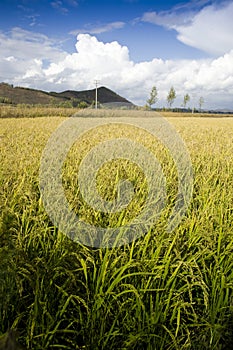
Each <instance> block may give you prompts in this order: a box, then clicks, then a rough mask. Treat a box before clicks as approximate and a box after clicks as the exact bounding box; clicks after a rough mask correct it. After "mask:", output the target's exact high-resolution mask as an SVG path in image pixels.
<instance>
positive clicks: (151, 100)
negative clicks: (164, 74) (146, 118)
mask: <svg viewBox="0 0 233 350" xmlns="http://www.w3.org/2000/svg"><path fill="white" fill-rule="evenodd" d="M157 96H158V91H157V88H156V86H153V87H152V89H151V93H150V97H149V98H148V100H147V101H146V102H147V105H148V106H149V108H151V106H152V105H154V104H155V103H156V102H157V101H158V97H157Z"/></svg>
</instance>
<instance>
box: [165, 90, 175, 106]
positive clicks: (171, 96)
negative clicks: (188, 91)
mask: <svg viewBox="0 0 233 350" xmlns="http://www.w3.org/2000/svg"><path fill="white" fill-rule="evenodd" d="M175 99H176V91H175V89H174V87H173V86H172V87H171V88H170V91H169V93H168V95H167V103H168V105H169V108H171V106H172V104H173V103H174V101H175Z"/></svg>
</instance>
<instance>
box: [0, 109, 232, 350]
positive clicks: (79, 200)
mask: <svg viewBox="0 0 233 350" xmlns="http://www.w3.org/2000/svg"><path fill="white" fill-rule="evenodd" d="M97 112H98V113H96V112H95V111H92V110H91V111H90V110H85V111H83V112H80V113H79V117H77V118H76V119H75V123H76V124H75V125H78V126H79V123H80V125H84V126H85V125H87V131H86V132H85V133H83V134H81V136H80V137H79V138H78V139H77V140H76V141H75V142H74V143H73V145H72V147H71V148H70V149H69V150H68V152H67V154H66V157H65V161H64V163H63V166H62V184H63V188H64V193H65V196H66V198H67V201H68V203H69V208H70V210H72V212H74V213H75V214H76V215H77V216H78V217H79V219H80V221H81V222H86V223H88V224H89V225H92V226H91V227H92V228H100V227H101V228H104V229H106V230H108V229H109V228H119V227H124V226H127V225H129V224H130V223H131V221H132V220H134V219H135V218H137V217H138V216H140V213H141V212H142V211H143V210H144V208H145V206H146V205H147V198H148V196H149V193H150V188H149V184H148V178H147V175H145V172H144V171H143V167H142V166H141V165H140V164H137V162H136V161H135V160H134V158H133V159H132V161H131V159H129V158H130V156H128V157H127V158H126V159H124V157H118V158H117V157H116V159H113V157H112V158H111V157H110V158H109V159H108V160H107V161H103V162H102V164H101V167H100V168H99V169H98V172H97V174H96V179H95V180H96V181H95V185H96V187H97V192H98V194H99V196H100V197H101V198H103V202H104V203H105V204H104V205H107V204H106V203H113V202H114V199H116V197H117V196H118V195H119V187H117V184H118V183H119V181H121V180H123V181H124V180H128V181H130V182H131V183H132V184H133V188H134V190H133V197H132V200H131V201H129V204H128V205H127V206H124V207H123V208H121V210H118V211H108V210H106V211H104V210H98V209H96V208H93V207H92V206H91V204H90V203H87V202H86V201H85V199H84V197H83V193H82V192H81V189H80V187H79V177H78V172H79V168H80V166H81V165H82V160H83V159H84V158H85V157H86V155H87V154H88V153H90V151H91V150H92V149H93V148H95V147H96V149H97V152H98V150H99V148H98V147H97V146H98V145H101V144H103V143H104V142H105V141H107V140H112V141H114V140H116V139H117V138H119V137H120V138H121V139H122V140H123V139H130V140H133V141H134V142H135V143H138V144H142V145H143V147H144V148H146V149H148V150H149V151H150V153H151V154H152V155H153V156H154V158H156V159H157V162H158V163H159V164H160V166H161V169H160V168H159V169H160V170H161V171H162V173H163V174H164V178H165V179H166V181H165V182H164V186H165V189H166V201H165V205H164V207H163V208H162V209H161V211H160V215H159V216H158V217H157V220H156V221H155V222H154V223H153V225H150V226H148V230H147V231H146V232H142V233H141V234H140V232H139V235H137V236H135V239H134V238H132V237H131V239H126V240H125V243H124V244H117V243H116V244H114V242H111V246H108V245H103V246H100V245H99V243H98V242H97V243H96V241H95V239H94V238H93V235H92V232H91V231H90V232H89V233H86V232H85V235H86V236H88V234H89V236H88V237H89V238H88V239H89V241H88V242H89V244H85V242H84V241H82V240H81V241H80V239H78V238H77V237H76V239H75V238H74V239H71V238H70V237H69V236H68V235H67V234H65V233H64V232H63V231H62V230H60V229H59V228H58V227H57V225H56V224H55V223H54V220H53V218H52V217H51V215H49V214H48V210H47V208H46V206H45V201H44V198H43V195H42V193H41V190H42V185H41V183H40V178H41V176H42V175H43V174H41V162H42V158H43V155H44V153H43V152H44V150H45V148H46V145H47V142H48V140H49V139H50V137H51V135H52V134H53V133H54V132H55V130H57V128H58V127H62V125H63V124H64V125H65V123H66V122H67V120H69V119H70V118H68V117H66V116H65V112H64V110H63V111H62V113H59V111H58V112H57V115H56V113H55V112H51V114H50V115H49V116H47V115H43V111H40V113H39V116H40V118H36V116H37V115H36V113H35V112H33V113H34V114H33V115H32V117H30V113H29V112H28V111H27V112H26V115H25V116H24V118H22V116H23V112H22V111H19V112H18V114H17V115H14V113H13V112H12V115H10V118H7V112H6V111H4V113H5V114H4V113H3V112H2V115H1V116H2V118H0V161H1V168H0V261H1V264H0V349H1V342H2V343H3V342H4V336H5V335H4V334H5V333H6V332H7V331H8V330H9V329H13V330H15V331H16V334H17V341H18V343H19V344H21V346H22V347H23V348H24V349H34V350H39V349H40V350H45V349H59V350H61V349H70V350H75V349H80V350H81V349H88V350H99V349H103V350H105V349H106V350H118V349H125V350H126V349H130V350H131V349H132V350H163V349H166V350H168V349H169V350H172V349H176V350H182V349H192V350H198V349H209V350H214V349H216V350H223V349H225V350H228V349H232V344H233V219H232V217H233V118H232V117H224V116H221V117H216V118H211V117H206V116H204V115H202V116H198V115H197V116H182V114H180V115H178V114H172V113H170V114H169V113H167V114H165V117H166V120H167V121H168V122H169V124H170V125H171V126H172V128H174V129H175V130H176V133H177V134H174V135H179V137H180V138H181V139H182V140H183V141H184V143H185V145H186V150H187V154H188V155H189V157H190V160H191V163H192V169H193V183H192V182H191V185H192V186H191V187H192V196H191V198H190V200H189V201H188V203H187V204H188V206H187V210H186V211H185V212H184V213H183V216H182V218H181V220H180V221H179V223H178V224H177V225H176V227H175V228H174V229H173V230H170V231H169V230H167V224H168V221H169V217H170V215H171V213H172V210H173V207H174V203H175V201H176V199H177V191H178V188H179V176H180V174H179V172H178V171H177V164H176V161H175V160H174V158H175V157H174V154H175V153H176V152H178V151H177V150H176V149H170V150H168V149H167V148H166V145H164V144H163V142H161V140H158V139H156V137H155V136H154V135H152V134H150V133H148V132H146V131H145V130H143V128H138V127H136V126H135V125H136V124H135V123H136V122H135V120H136V119H137V120H141V121H142V125H143V124H145V125H152V124H153V123H154V122H155V120H156V118H157V116H156V113H155V112H143V111H120V112H119V111H104V112H103V111H97ZM69 113H70V112H69ZM3 114H4V115H3ZM69 116H70V115H69ZM94 121H99V122H100V123H102V125H97V126H96V127H95V128H93V129H92V128H91V126H92V124H93V125H95V122H94ZM104 123H105V124H104ZM103 124H104V125H103ZM70 130H72V128H71V129H70ZM172 130H173V129H172ZM69 137H70V134H69V133H66V134H65V135H63V139H62V140H61V142H60V143H59V139H58V141H57V142H58V144H57V145H58V148H59V147H60V148H62V147H63V144H64V147H65V145H66V142H68V141H67V140H68V139H69ZM177 137H178V136H177ZM113 144H114V143H113ZM61 146H62V147H61ZM122 147H123V148H124V147H125V146H124V143H123V141H122ZM144 148H143V149H144ZM123 151H124V149H123ZM125 151H126V149H125ZM127 151H128V150H127ZM136 151H137V149H136V148H135V149H134V153H136ZM51 152H52V151H51ZM132 154H133V153H132ZM93 159H95V154H94V157H93ZM45 164H46V162H45ZM94 165H95V164H93V166H94ZM148 167H149V164H148ZM43 169H45V166H44V168H42V170H43ZM52 169H53V168H52ZM88 169H89V170H88ZM86 171H87V172H86V175H85V176H86V178H85V179H86V180H87V183H88V177H89V172H88V171H90V174H91V171H92V169H91V168H87V169H86ZM52 172H53V170H52ZM54 173H55V170H54ZM47 180H48V183H49V184H50V185H51V186H52V181H53V175H52V174H50V173H48V174H47ZM181 182H182V181H181ZM84 183H85V181H84ZM184 187H185V186H184ZM122 188H123V190H124V187H122ZM123 190H121V192H124V191H123ZM120 194H122V193H120ZM47 196H49V198H47V199H48V203H50V202H51V203H53V202H54V201H57V208H58V207H59V205H60V202H59V196H56V195H53V192H51V196H50V194H49V193H48V192H47ZM158 203H159V202H158ZM47 206H48V204H47ZM58 215H60V212H59V211H58ZM151 216H153V213H151ZM140 224H141V222H140ZM140 227H141V226H140V225H139V230H140ZM83 235H84V233H83ZM78 237H82V232H79V236H78ZM116 240H117V238H116ZM1 335H2V338H1Z"/></svg>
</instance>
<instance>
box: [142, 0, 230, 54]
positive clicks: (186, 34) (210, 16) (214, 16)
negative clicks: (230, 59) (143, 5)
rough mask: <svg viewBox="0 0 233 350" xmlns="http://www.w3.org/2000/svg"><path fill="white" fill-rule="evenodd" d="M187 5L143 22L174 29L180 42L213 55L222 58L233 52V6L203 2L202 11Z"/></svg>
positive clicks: (150, 15) (149, 16)
mask: <svg viewBox="0 0 233 350" xmlns="http://www.w3.org/2000/svg"><path fill="white" fill-rule="evenodd" d="M189 4H190V3H189ZM186 5H187V4H186ZM186 5H185V4H184V5H183V6H180V7H175V8H173V10H171V11H166V12H160V13H156V12H147V13H144V15H143V16H142V19H141V20H142V21H144V22H149V23H152V24H156V25H159V26H164V27H166V28H168V29H173V30H175V31H176V32H177V39H178V40H179V41H181V42H182V43H184V44H186V45H189V46H192V47H195V48H197V49H200V50H202V51H204V52H207V53H209V54H211V55H221V54H224V53H225V52H228V51H230V50H231V49H233V36H232V33H233V21H232V17H233V3H232V2H220V3H218V4H216V3H212V4H209V1H208V2H206V1H204V2H199V6H202V8H200V9H199V10H198V11H197V9H195V8H194V7H193V6H189V7H187V6H186ZM203 6H204V7H203Z"/></svg>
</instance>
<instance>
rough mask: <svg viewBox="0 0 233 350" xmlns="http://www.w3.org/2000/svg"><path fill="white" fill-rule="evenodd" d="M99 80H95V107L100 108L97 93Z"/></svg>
mask: <svg viewBox="0 0 233 350" xmlns="http://www.w3.org/2000/svg"><path fill="white" fill-rule="evenodd" d="M99 82H100V81H99V80H95V109H97V108H98V94H97V88H98V84H99Z"/></svg>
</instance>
